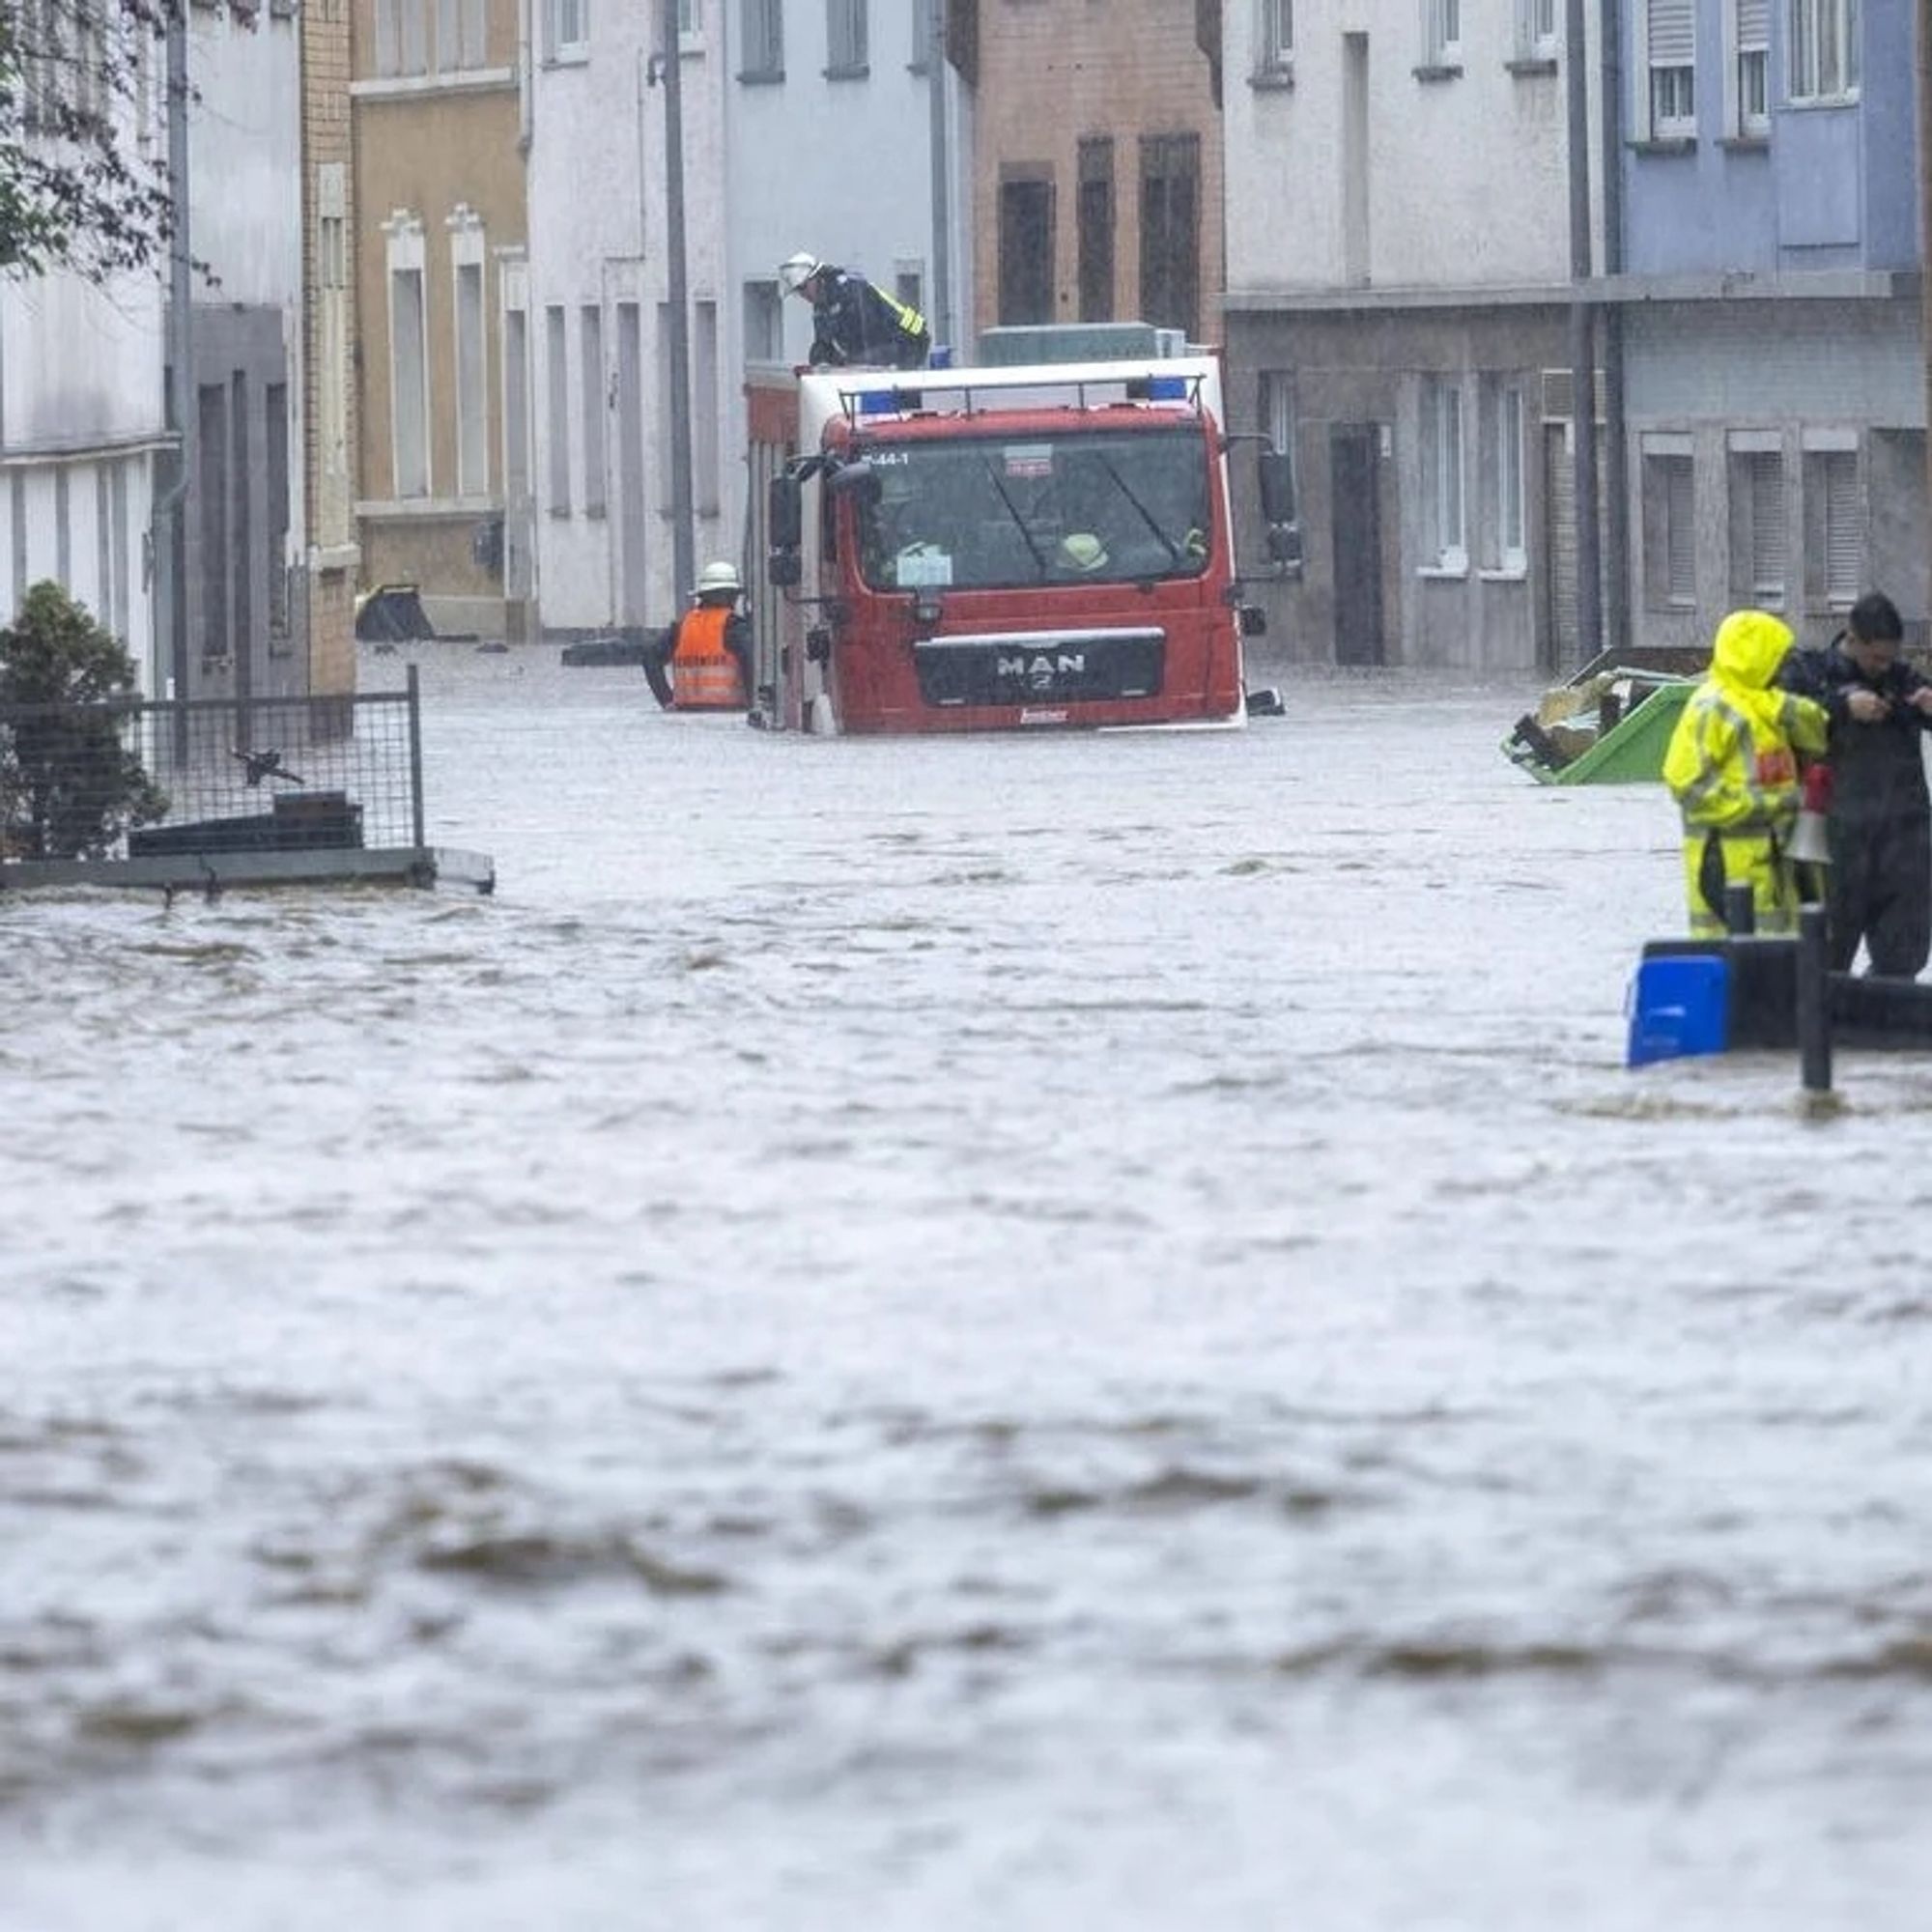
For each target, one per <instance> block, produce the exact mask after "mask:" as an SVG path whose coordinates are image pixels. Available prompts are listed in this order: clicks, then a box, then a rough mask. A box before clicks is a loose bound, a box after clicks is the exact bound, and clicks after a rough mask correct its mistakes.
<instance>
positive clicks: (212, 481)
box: [163, 0, 308, 697]
mask: <svg viewBox="0 0 1932 1932" xmlns="http://www.w3.org/2000/svg"><path fill="white" fill-rule="evenodd" d="M187 58H188V76H189V80H190V82H191V84H192V86H193V88H194V90H195V96H196V98H195V99H194V100H193V101H192V102H191V104H190V106H189V109H188V218H189V245H190V249H191V252H192V253H193V255H194V256H195V257H196V258H197V259H198V260H199V261H201V262H205V263H206V264H207V266H208V273H209V276H211V277H212V278H213V280H212V282H211V281H210V280H208V279H205V278H204V277H202V276H201V275H199V274H197V276H196V277H195V286H194V291H193V300H192V303H191V310H192V313H191V315H190V318H189V330H188V334H189V361H190V365H191V367H192V369H193V371H194V381H193V385H192V386H193V400H192V404H191V408H190V415H189V420H188V424H187V432H188V484H189V488H188V519H187V531H186V542H185V553H186V556H185V577H184V582H183V584H182V594H181V597H180V599H179V606H180V608H181V611H182V612H183V616H184V621H185V629H184V632H183V645H182V647H181V648H178V649H177V650H176V651H175V653H174V662H173V666H172V670H173V674H174V676H175V679H176V683H177V689H179V690H181V691H182V695H184V696H192V697H203V696H208V697H221V696H237V697H267V696H293V695H298V694H301V693H305V692H306V690H307V688H308V648H307V628H306V602H305V595H304V593H305V588H306V585H307V582H308V572H307V568H306V555H305V544H304V530H305V517H304V506H303V496H304V479H303V468H304V466H303V463H302V451H303V448H304V420H305V409H304V384H303V380H302V375H303V330H302V318H303V279H302V272H303V261H302V204H301V160H302V154H301V43H300V37H299V33H298V22H297V19H296V9H295V5H294V0H268V4H266V5H264V6H261V7H258V8H255V9H252V10H243V9H238V8H235V7H233V6H229V7H222V8H204V7H201V6H196V7H194V8H193V9H191V10H190V14H189V28H188V56H187ZM163 628H164V629H165V628H166V626H165V625H164V626H163ZM184 676H185V686H184V684H183V679H184ZM163 688H164V689H165V684H163Z"/></svg>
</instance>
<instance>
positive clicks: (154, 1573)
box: [0, 645, 1932, 1932]
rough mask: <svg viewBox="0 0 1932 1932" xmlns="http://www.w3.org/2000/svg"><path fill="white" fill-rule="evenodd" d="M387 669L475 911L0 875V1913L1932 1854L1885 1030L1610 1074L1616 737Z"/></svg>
mask: <svg viewBox="0 0 1932 1932" xmlns="http://www.w3.org/2000/svg"><path fill="white" fill-rule="evenodd" d="M421 662H422V665H423V677H424V694H425V722H424V734H425V741H426V755H427V761H428V786H429V821H430V829H431V837H432V839H433V841H434V842H437V843H440V844H444V845H453V846H463V847H471V848H477V849H481V850H485V851H488V852H490V853H491V854H493V855H494V857H495V859H496V862H497V872H498V879H499V887H498V891H497V895H495V896H494V897H491V898H482V897H477V896H474V895H469V894H466V893H464V892H461V891H455V890H446V891H442V892H439V893H435V894H421V893H414V892H409V891H402V890H365V891H355V892H338V891H310V892H301V893H285V894H248V893H231V894H229V895H225V896H223V897H221V898H220V899H218V900H216V901H214V902H213V903H207V902H204V901H202V900H200V899H198V898H197V899H177V900H176V901H175V902H174V904H173V905H172V906H169V907H163V906H162V904H161V903H160V902H159V900H158V899H157V898H156V897H155V896H154V895H129V896H118V895H88V894H69V895H56V896H47V897H31V898H29V897H21V896H17V895H16V896H15V897H14V898H0V1121H4V1127H3V1128H0V1200H4V1202H5V1204H6V1205H5V1219H4V1228H3V1229H0V1350H4V1374H3V1375H0V1932H162V1928H168V1932H173V1928H188V1927H193V1928H197V1932H199V1928H209V1927H213V1928H220V1932H322V1928H330V1932H334V1928H339V1927H343V1926H348V1925H362V1926H368V1927H371V1928H378V1929H379V1932H449V1928H456V1927H461V1928H464V1932H509V1928H513V1927H514V1928H519V1929H520V1932H528V1929H529V1928H543V1932H554V1928H572V1929H573V1932H574V1928H580V1927H582V1928H589V1927H598V1928H608V1927H625V1928H659V1927H663V1928H676V1929H677V1932H746V1928H758V1932H764V1929H765V1928H771V1932H833V1928H839V1929H840V1932H846V1928H860V1927H864V1928H868V1929H870V1928H885V1932H982V1928H988V1929H990V1932H1046V1928H1056V1932H1059V1928H1065V1927H1067V1926H1072V1925H1086V1926H1093V1927H1105V1928H1108V1932H1167V1929H1168V1928H1174V1927H1183V1926H1184V1927H1187V1928H1190V1932H1275V1929H1276V1928H1284V1927H1290V1926H1293V1927H1294V1928H1296V1932H1417V1928H1459V1932H1460V1928H1468V1932H1519V1928H1520V1932H1547V1928H1549V1927H1559V1926H1560V1927H1563V1928H1567V1932H1577V1928H1588V1932H1609V1928H1616V1932H1624V1929H1625V1928H1629V1932H1638V1928H1643V1932H1650V1928H1655V1927H1658V1926H1662V1925H1668V1926H1670V1927H1672V1928H1674V1932H1699V1929H1700V1928H1712V1927H1727V1928H1728V1927H1742V1928H1749V1932H1830V1929H1831V1928H1840V1927H1842V1928H1854V1927H1856V1928H1861V1932H1873V1928H1883V1932H1891V1928H1900V1932H1904V1928H1915V1932H1916V1928H1918V1927H1920V1926H1922V1925H1924V1924H1925V1923H1926V1922H1927V1913H1928V1907H1927V1905H1926V1899H1927V1896H1928V1892H1929V1891H1932V1826H1929V1825H1928V1819H1932V1476H1928V1468H1932V1378H1928V1370H1932V1265H1928V1262H1927V1229H1928V1226H1932V1223H1929V1222H1928V1211H1929V1210H1928V1201H1932V1185H1928V1179H1927V1177H1928V1168H1932V1066H1927V1065H1922V1064H1918V1063H1915V1062H1913V1061H1912V1060H1910V1059H1908V1058H1906V1057H1903V1056H1894V1057H1885V1058H1877V1057H1867V1058H1864V1059H1857V1058H1854V1057H1852V1056H1849V1055H1841V1056H1840V1059H1839V1064H1838V1067H1837V1074H1838V1092H1839V1096H1840V1104H1839V1106H1838V1107H1837V1108H1835V1109H1834V1110H1831V1111H1828V1112H1823V1113H1819V1112H1807V1111H1806V1110H1805V1109H1804V1107H1802V1106H1801V1105H1800V1100H1799V1081H1798V1069H1797V1066H1796V1065H1795V1059H1793V1058H1787V1057H1785V1056H1743V1055H1740V1056H1731V1057H1726V1058H1724V1059H1721V1060H1717V1061H1708V1062H1701V1063H1696V1062H1684V1063H1677V1064H1674V1065H1663V1066H1658V1067H1652V1068H1646V1069H1643V1070H1641V1071H1638V1072H1631V1071H1627V1070H1626V1069H1625V1067H1624V1065H1623V1064H1622V1062H1623V1030H1624V1020H1623V1015H1622V1005H1623V999H1624V989H1625V984H1626V981H1627V980H1628V978H1629V975H1630V972H1631V969H1632V967H1633V964H1634V959H1635V956H1636V952H1637V950H1638V948H1639V947H1640V945H1641V943H1642V941H1643V940H1644V939H1645V938H1646V937H1649V936H1651V935H1652V934H1654V933H1661V932H1667V931H1671V930H1675V929H1676V928H1677V926H1678V923H1679V917H1680V915H1679V906H1678V897H1677V895H1678V889H1679V888H1678V872H1677V863H1676V856H1675V838H1674V827H1673V823H1672V819H1671V814H1670V811H1669V808H1668V805H1667V802H1666V800H1665V799H1664V797H1663V794H1662V791H1661V789H1659V788H1656V787H1651V786H1641V787H1634V788H1590V787H1577V788H1574V789H1568V790H1566V789H1562V788H1545V787H1540V786H1538V785H1536V784H1534V783H1533V782H1531V781H1530V780H1529V779H1528V778H1526V777H1525V776H1524V775H1522V774H1521V773H1520V772H1518V771H1516V770H1515V769H1513V768H1512V767H1511V766H1510V765H1509V764H1508V763H1507V762H1506V761H1505V760H1504V758H1503V757H1502V756H1501V754H1500V753H1499V751H1498V749H1497V746H1498V741H1499V740H1500V739H1501V737H1502V736H1503V734H1504V733H1505V732H1506V731H1507V729H1508V728H1509V725H1510V724H1511V722H1512V721H1513V720H1514V719H1515V718H1516V716H1517V715H1518V714H1519V713H1520V711H1521V710H1523V709H1524V708H1525V706H1526V705H1527V703H1528V702H1529V701H1530V700H1531V699H1532V698H1533V696H1534V695H1535V691H1534V688H1533V687H1531V686H1528V685H1517V686H1510V685H1502V686H1492V687H1489V688H1479V687H1476V686H1473V685H1469V684H1466V683H1459V682H1456V681H1453V680H1448V679H1441V678H1437V679H1429V678H1423V677H1419V676H1406V677H1405V676H1396V675H1388V676H1382V677H1361V678H1348V677H1343V676H1339V675H1332V674H1331V675H1328V676H1321V675H1319V674H1315V673H1308V672H1299V671H1292V672H1287V673H1285V674H1284V675H1283V683H1284V685H1285V690H1286V696H1287V700H1288V707H1289V710H1288V715H1287V716H1286V717H1285V718H1282V719H1278V720H1258V721H1256V722H1255V724H1254V725H1252V726H1251V728H1250V729H1248V730H1247V731H1246V732H1244V733H1238V734H1234V733H1230V734H1198V735H1186V736H1167V737H1159V736H1151V737H1116V738H1107V739H1094V738H1066V737H1058V738H1029V739H1019V740H977V741H963V742H955V743H946V742H930V741H928V742H906V743H900V742H857V741H828V740H813V739H806V738H795V737H784V736H773V735H766V734H761V733H757V732H753V731H749V730H746V729H745V728H744V727H743V726H742V725H737V724H735V723H729V722H723V721H706V720H694V719H685V720H673V719H670V718H668V717H665V716H663V715H661V714H660V713H658V712H657V711H656V709H655V707H654V706H653V705H652V704H651V703H650V701H649V699H648V696H647V695H646V693H645V691H644V689H643V686H642V682H641V679H640V677H639V674H638V673H637V672H636V671H635V670H627V669H623V668H609V669H567V668H561V667H560V666H559V665H558V664H557V663H556V659H555V654H554V652H553V651H549V650H533V651H530V652H528V653H524V654H511V655H507V656H505V655H487V654H478V653H475V652H473V651H471V650H469V649H468V648H467V647H463V646H453V645H439V646H432V647H427V648H425V650H424V651H423V653H422V657H421ZM401 663H402V660H401V659H399V658H396V657H371V658H368V659H365V662H364V666H363V676H364V683H365V687H371V686H375V685H378V684H382V683H384V682H394V681H399V680H400V676H401V671H400V666H401Z"/></svg>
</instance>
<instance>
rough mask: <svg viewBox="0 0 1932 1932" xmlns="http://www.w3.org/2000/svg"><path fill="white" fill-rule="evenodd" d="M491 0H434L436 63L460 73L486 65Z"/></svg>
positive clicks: (442, 68)
mask: <svg viewBox="0 0 1932 1932" xmlns="http://www.w3.org/2000/svg"><path fill="white" fill-rule="evenodd" d="M489 52H490V0H436V65H437V70H438V71H439V72H441V73H461V72H465V71H470V70H473V69H476V68H480V67H484V66H487V65H488V60H489Z"/></svg>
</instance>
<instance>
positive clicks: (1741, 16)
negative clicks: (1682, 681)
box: [1607, 0, 1928, 643]
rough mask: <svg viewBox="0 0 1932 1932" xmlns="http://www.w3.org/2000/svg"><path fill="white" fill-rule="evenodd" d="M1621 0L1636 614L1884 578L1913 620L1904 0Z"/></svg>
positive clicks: (1648, 617)
mask: <svg viewBox="0 0 1932 1932" xmlns="http://www.w3.org/2000/svg"><path fill="white" fill-rule="evenodd" d="M1618 5H1619V6H1620V8H1621V14H1620V16H1619V17H1620V20H1621V23H1622V26H1623V30H1624V31H1623V51H1624V60H1623V65H1622V83H1623V84H1622V90H1621V93H1622V99H1621V100H1620V102H1619V103H1618V109H1619V113H1620V117H1621V128H1622V135H1623V138H1622V140H1621V142H1620V144H1619V152H1620V154H1621V156H1622V162H1621V176H1620V185H1621V187H1622V190H1623V213H1624V219H1623V223H1622V236H1621V240H1622V255H1623V261H1622V268H1621V271H1620V272H1619V273H1618V274H1616V275H1614V276H1612V277H1610V278H1609V280H1608V283H1607V290H1608V293H1609V295H1610V298H1611V299H1612V301H1613V303H1614V304H1615V308H1616V312H1617V315H1618V317H1619V319H1620V327H1621V329H1622V334H1623V343H1624V353H1625V371H1626V382H1625V412H1624V422H1623V424H1622V429H1623V433H1624V438H1625V440H1624V449H1625V453H1626V456H1627V459H1628V468H1629V490H1630V494H1629V498H1628V504H1629V513H1630V531H1631V542H1630V554H1629V558H1628V564H1629V571H1630V580H1631V581H1630V593H1631V611H1632V628H1633V633H1634V637H1635V639H1637V640H1638V641H1642V642H1655V643H1702V642H1706V641H1708V639H1709V638H1710V636H1711V633H1712V630H1713V629H1714V628H1715V626H1716V624H1717V622H1718V620H1719V617H1721V615H1722V614H1723V612H1724V611H1727V610H1732V609H1735V608H1737V607H1739V606H1740V605H1745V604H1751V605H1757V606H1760V607H1762V608H1767V609H1772V610H1776V611H1778V612H1779V613H1780V614H1782V615H1783V616H1784V617H1785V619H1786V621H1787V622H1789V623H1790V624H1791V625H1792V627H1793V628H1794V630H1796V631H1797V632H1798V634H1799V637H1800V639H1801V641H1807V642H1815V641H1823V640H1824V639H1826V638H1829V637H1830V636H1831V635H1832V633H1833V631H1835V629H1836V628H1837V627H1838V624H1839V623H1840V622H1841V621H1842V615H1843V612H1844V611H1845V610H1846V608H1847V607H1848V606H1849V605H1850V604H1851V603H1852V601H1853V600H1854V599H1855V598H1856V597H1857V596H1858V595H1859V594H1860V593H1861V591H1862V590H1865V589H1869V588H1882V589H1885V590H1887V591H1889V593H1890V594H1891V595H1892V596H1893V598H1894V599H1895V600H1896V601H1897V602H1898V604H1899V606H1900V609H1901V610H1902V611H1904V612H1905V614H1906V616H1907V618H1908V621H1909V623H1911V624H1912V625H1913V626H1914V627H1915V631H1916V634H1917V635H1918V638H1919V639H1923V637H1924V635H1925V620H1926V614H1927V609H1928V582H1927V563H1926V554H1925V553H1926V544H1925V535H1924V533H1925V528H1926V488H1925V419H1926V405H1925V363H1924V356H1923V353H1922V346H1921V330H1920V298H1919V289H1918V254H1919V249H1918V163H1917V156H1916V140H1915V125H1916V115H1915V101H1914V92H1913V90H1914V60H1913V9H1912V4H1911V0H1618Z"/></svg>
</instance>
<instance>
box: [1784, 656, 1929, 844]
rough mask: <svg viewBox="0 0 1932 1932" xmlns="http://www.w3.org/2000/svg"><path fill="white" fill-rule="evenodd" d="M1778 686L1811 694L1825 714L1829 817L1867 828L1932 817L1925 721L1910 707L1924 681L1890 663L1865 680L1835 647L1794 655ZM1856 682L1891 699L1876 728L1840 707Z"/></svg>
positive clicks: (1906, 667)
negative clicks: (1922, 746) (1923, 747)
mask: <svg viewBox="0 0 1932 1932" xmlns="http://www.w3.org/2000/svg"><path fill="white" fill-rule="evenodd" d="M1777 681H1778V683H1780V684H1781V685H1783V686H1784V688H1785V689H1786V690H1787V691H1795V692H1798V693H1799V694H1800V695H1801V696H1805V697H1815V698H1816V699H1817V700H1818V702H1819V703H1821V704H1823V705H1824V706H1825V707H1826V708H1827V709H1828V710H1829V711H1830V712H1831V714H1832V748H1831V751H1830V753H1828V755H1829V757H1830V759H1831V764H1832V816H1833V818H1834V819H1837V820H1839V821H1840V822H1841V823H1843V824H1846V825H1873V824H1879V823H1882V822H1884V821H1887V820H1891V819H1900V818H1924V817H1926V816H1928V814H1932V800H1928V798H1927V795H1926V789H1925V762H1924V759H1923V758H1922V757H1921V756H1920V755H1919V750H1918V741H1919V738H1920V735H1921V734H1922V733H1923V732H1924V731H1925V729H1926V728H1927V726H1928V725H1932V719H1928V718H1927V717H1926V716H1925V715H1924V713H1923V712H1921V711H1919V710H1918V709H1917V708H1916V707H1915V706H1914V705H1913V703H1912V695H1913V693H1914V692H1916V691H1922V690H1923V689H1924V687H1925V680H1924V679H1923V678H1922V677H1920V676H1919V675H1918V672H1917V671H1916V670H1914V669H1913V668H1912V667H1911V666H1910V665H1908V664H1906V663H1904V662H1903V660H1894V661H1893V662H1892V663H1891V664H1889V665H1888V666H1887V667H1886V669H1885V671H1884V673H1883V674H1882V675H1881V676H1879V677H1876V678H1868V677H1866V676H1865V675H1864V673H1863V672H1862V671H1861V670H1860V669H1859V668H1858V666H1857V665H1856V664H1855V663H1854V662H1853V661H1852V658H1851V656H1850V654H1849V653H1847V652H1845V651H1843V650H1840V649H1839V647H1838V646H1837V645H1836V644H1835V643H1833V644H1829V645H1827V646H1826V648H1825V649H1823V650H1809V651H1793V652H1792V653H1791V654H1790V655H1789V656H1788V657H1787V658H1786V659H1785V661H1784V667H1783V669H1782V670H1781V671H1780V672H1779V674H1778V680H1777ZM1861 685H1862V686H1864V688H1865V689H1866V690H1867V691H1875V692H1877V693H1878V694H1879V695H1880V696H1882V697H1889V699H1890V700H1891V711H1890V713H1889V716H1888V717H1887V718H1886V719H1885V721H1884V722H1883V723H1882V724H1878V725H1860V724H1857V723H1855V722H1854V721H1853V720H1852V719H1851V717H1850V716H1849V714H1848V713H1847V711H1846V708H1845V698H1846V696H1847V695H1848V694H1849V693H1851V692H1853V691H1856V690H1857V689H1858V688H1859V687H1860V686H1861Z"/></svg>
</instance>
